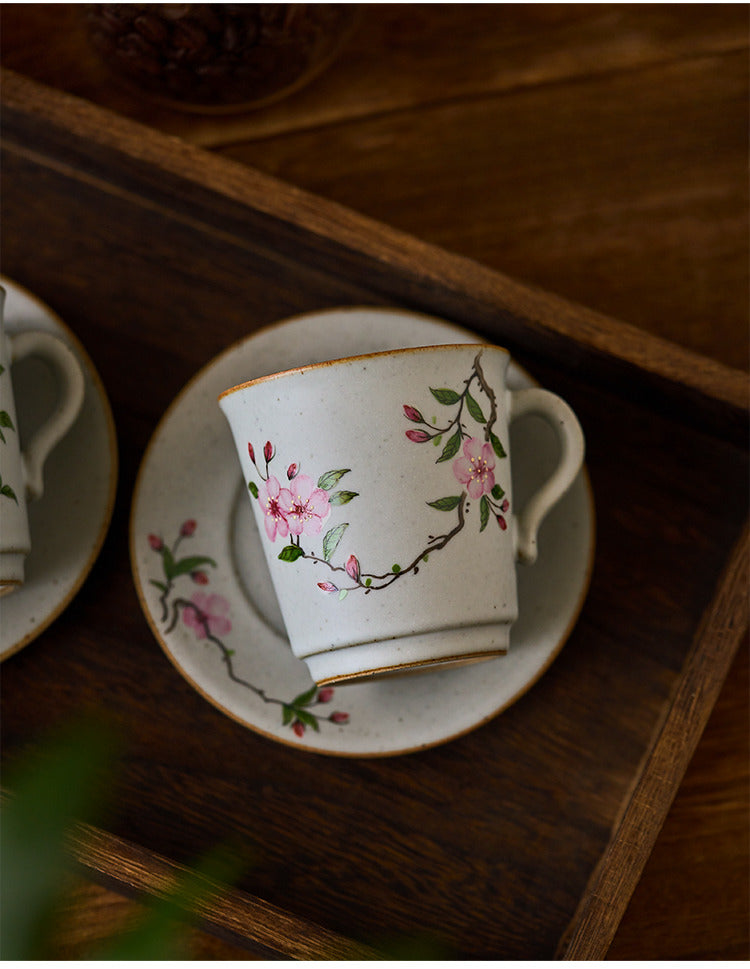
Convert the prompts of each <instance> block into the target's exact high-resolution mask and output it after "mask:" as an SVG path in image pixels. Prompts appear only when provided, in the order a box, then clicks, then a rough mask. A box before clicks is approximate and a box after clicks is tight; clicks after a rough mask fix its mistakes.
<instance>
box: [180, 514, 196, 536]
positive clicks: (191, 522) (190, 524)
mask: <svg viewBox="0 0 750 969" xmlns="http://www.w3.org/2000/svg"><path fill="white" fill-rule="evenodd" d="M197 527H198V523H197V522H196V520H195V519H194V518H188V520H187V521H186V522H183V523H182V528H181V529H180V535H182V536H184V537H185V538H189V537H190V536H191V535H192V534H193V532H194V531H195V529H196V528H197Z"/></svg>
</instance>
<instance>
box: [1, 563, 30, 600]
mask: <svg viewBox="0 0 750 969" xmlns="http://www.w3.org/2000/svg"><path fill="white" fill-rule="evenodd" d="M0 559H1V560H2V569H1V570H0V575H1V576H2V578H0V596H4V595H7V594H8V593H9V592H13V591H14V590H15V589H17V588H18V587H19V586H20V585H23V581H24V566H25V564H26V553H25V552H2V553H0Z"/></svg>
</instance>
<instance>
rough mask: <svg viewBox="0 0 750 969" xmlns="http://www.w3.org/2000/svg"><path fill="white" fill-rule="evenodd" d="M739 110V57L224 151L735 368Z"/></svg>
mask: <svg viewBox="0 0 750 969" xmlns="http://www.w3.org/2000/svg"><path fill="white" fill-rule="evenodd" d="M687 92H689V96H688V94H687ZM747 104H748V71H747V52H746V51H742V52H738V53H732V54H722V55H715V56H703V57H700V58H693V59H689V60H680V61H677V62H673V61H667V62H665V63H661V64H658V65H655V66H652V67H649V68H641V69H640V70H639V71H638V72H635V73H630V72H628V73H612V74H609V75H607V76H605V77H602V76H596V75H595V76H587V77H585V78H576V79H575V80H574V81H569V82H567V83H563V82H560V81H558V82H557V83H556V84H553V85H540V86H536V87H532V88H524V89H520V90H516V91H514V92H513V96H512V97H511V96H502V97H501V96H494V97H493V96H491V95H489V94H488V95H486V96H485V97H482V98H477V99H473V100H469V101H466V100H459V101H450V102H447V103H446V102H439V103H436V104H426V105H424V106H423V107H422V108H421V109H420V110H419V112H417V113H411V112H409V113H402V114H394V113H389V114H386V115H374V116H372V117H367V118H364V119H362V120H361V121H359V122H354V121H352V122H349V123H348V124H346V125H338V126H335V127H333V128H309V129H306V130H304V131H300V132H289V133H284V134H280V135H278V136H276V137H272V138H264V139H263V140H260V141H254V140H245V141H241V142H239V143H236V144H234V145H229V146H227V147H226V148H224V149H221V154H222V155H223V156H224V157H230V158H233V159H236V160H238V161H241V162H243V163H244V164H246V165H249V166H254V167H256V168H257V169H258V170H260V171H262V172H265V173H267V174H270V175H273V176H275V177H277V178H281V179H283V180H285V181H287V182H290V183H292V184H294V185H297V186H299V187H301V188H305V189H307V190H308V191H310V192H313V193H316V194H318V195H322V196H323V197H325V198H329V199H332V200H334V201H336V202H339V203H341V204H343V205H347V206H351V207H352V208H354V209H357V210H358V211H360V212H362V213H363V214H365V215H368V216H371V217H374V218H377V219H379V220H381V221H383V222H385V223H387V224H388V225H390V226H393V227H396V228H398V229H401V230H403V231H405V232H408V233H411V234H412V235H414V236H416V237H418V238H420V239H422V240H424V241H426V242H429V243H432V244H435V245H438V246H442V247H445V248H447V249H450V250H451V251H453V252H456V253H460V254H461V255H464V256H467V257H469V258H470V259H473V260H475V261H476V262H478V263H481V264H483V265H485V266H487V267H489V268H492V269H496V270H499V271H501V272H504V273H506V274H507V275H509V276H512V277H514V278H516V279H518V280H521V281H523V282H525V283H527V284H530V285H534V286H538V287H541V288H543V289H546V290H548V291H551V292H554V293H556V294H558V295H559V296H564V297H567V298H568V299H571V300H574V301H578V302H582V303H585V304H586V305H587V306H589V307H590V308H592V309H596V310H599V311H600V312H602V313H605V314H609V315H612V316H615V317H617V318H619V319H622V320H627V321H628V322H629V323H631V324H634V325H635V326H637V327H639V328H641V329H645V330H648V331H650V332H652V333H656V334H659V335H660V336H663V337H666V338H667V339H670V340H672V341H674V342H676V343H679V344H680V345H682V346H684V347H687V348H689V349H692V350H694V351H696V352H699V353H703V354H706V355H708V356H710V357H713V358H714V359H718V360H719V361H721V362H723V363H724V364H727V365H729V366H731V367H736V368H738V369H746V368H747V366H748V362H749V357H748V341H749V340H750V326H749V325H748V307H749V306H750V294H749V293H748V273H747V240H748V234H749V231H750V226H749V225H748V193H747V177H746V172H747V143H748V134H749V132H748V112H747ZM605 105H606V109H605V108H604V106H605ZM717 105H721V110H717ZM530 118H533V119H534V123H533V124H530V123H529V119H530ZM665 132H669V136H668V137H666V136H665ZM436 145H439V146H440V147H439V150H436V148H435V146H436ZM635 145H637V146H638V147H637V150H634V146H635ZM707 145H710V146H711V150H710V151H708V150H706V146H707ZM719 280H720V281H721V286H717V281H719ZM709 320H710V325H709Z"/></svg>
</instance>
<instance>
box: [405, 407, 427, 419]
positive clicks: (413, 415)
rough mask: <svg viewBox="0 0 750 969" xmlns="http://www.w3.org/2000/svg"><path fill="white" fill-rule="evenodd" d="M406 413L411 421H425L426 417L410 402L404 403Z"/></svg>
mask: <svg viewBox="0 0 750 969" xmlns="http://www.w3.org/2000/svg"><path fill="white" fill-rule="evenodd" d="M404 414H406V416H407V417H408V418H409V420H410V421H416V422H417V424H423V423H424V417H422V415H421V414H420V413H419V411H418V410H417V408H416V407H411V406H410V405H409V404H404Z"/></svg>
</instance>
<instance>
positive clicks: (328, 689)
mask: <svg viewBox="0 0 750 969" xmlns="http://www.w3.org/2000/svg"><path fill="white" fill-rule="evenodd" d="M334 693H335V690H334V689H333V687H332V686H324V687H323V689H322V690H319V691H318V697H317V700H318V703H330V702H331V700H332V699H333V694H334Z"/></svg>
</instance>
